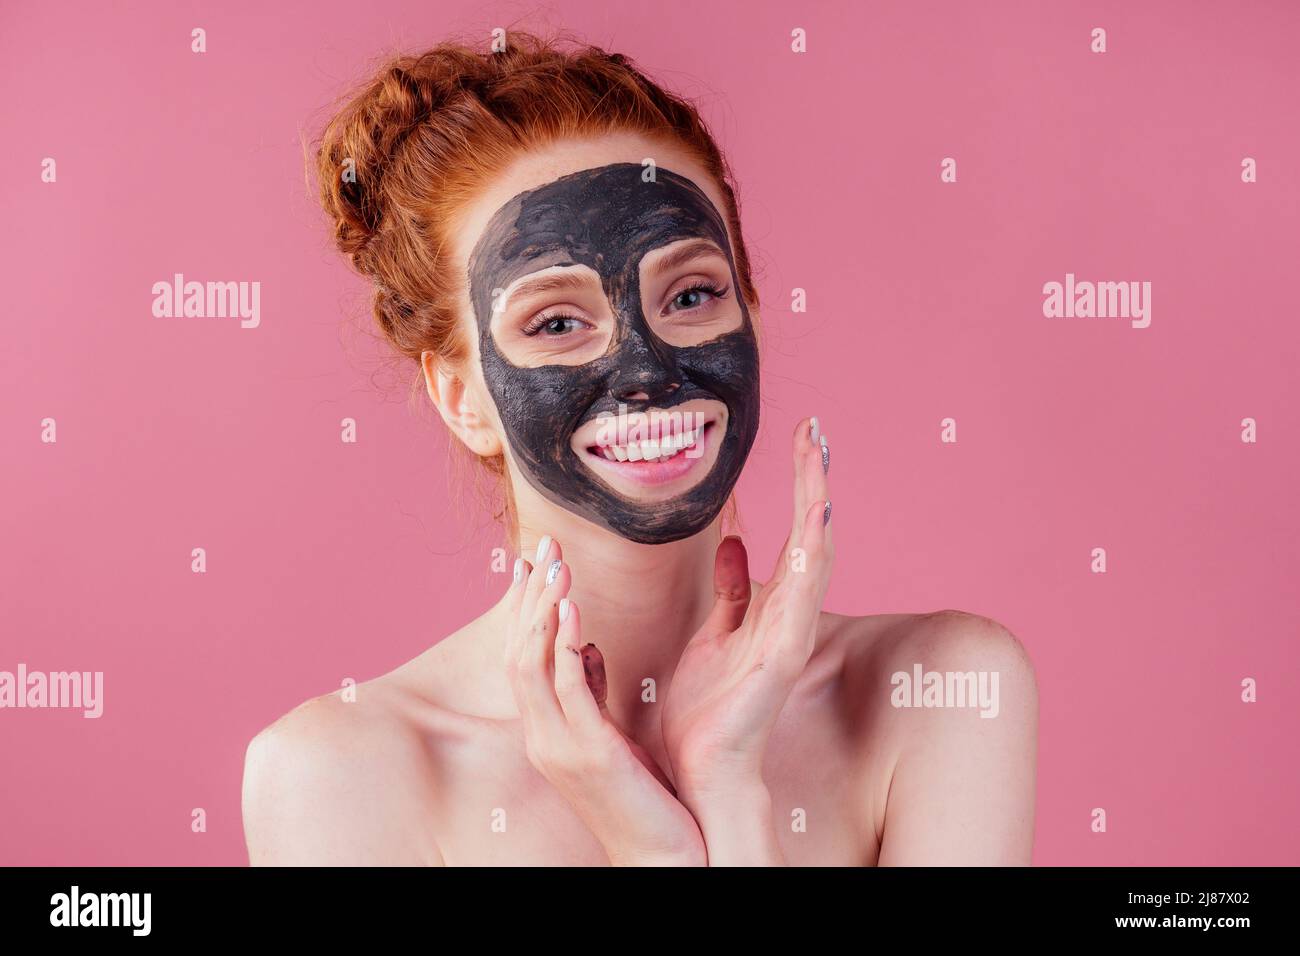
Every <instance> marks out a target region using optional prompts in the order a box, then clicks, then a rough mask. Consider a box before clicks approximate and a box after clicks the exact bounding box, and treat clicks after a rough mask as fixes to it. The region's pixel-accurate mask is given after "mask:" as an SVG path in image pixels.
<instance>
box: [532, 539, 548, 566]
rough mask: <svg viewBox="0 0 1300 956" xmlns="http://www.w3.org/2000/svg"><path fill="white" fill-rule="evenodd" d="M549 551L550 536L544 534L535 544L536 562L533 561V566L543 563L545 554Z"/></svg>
mask: <svg viewBox="0 0 1300 956" xmlns="http://www.w3.org/2000/svg"><path fill="white" fill-rule="evenodd" d="M550 550H551V536H550V535H549V534H544V535H542V540H541V541H538V542H537V558H536V560H534V561H533V564H541V563H542V562H543V561H545V560H546V552H547V551H550Z"/></svg>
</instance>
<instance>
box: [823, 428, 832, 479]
mask: <svg viewBox="0 0 1300 956" xmlns="http://www.w3.org/2000/svg"><path fill="white" fill-rule="evenodd" d="M830 470H831V446H830V445H828V444H826V436H825V435H823V436H822V474H823V475H826V474H829V473H830Z"/></svg>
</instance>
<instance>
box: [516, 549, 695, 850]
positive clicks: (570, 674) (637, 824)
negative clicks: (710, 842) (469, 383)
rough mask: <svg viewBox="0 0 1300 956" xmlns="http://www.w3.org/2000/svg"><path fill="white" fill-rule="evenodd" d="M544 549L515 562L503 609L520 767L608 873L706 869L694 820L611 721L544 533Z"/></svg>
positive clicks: (597, 662) (594, 662)
mask: <svg viewBox="0 0 1300 956" xmlns="http://www.w3.org/2000/svg"><path fill="white" fill-rule="evenodd" d="M543 548H544V550H543V553H542V554H541V556H540V559H539V563H538V566H537V567H536V568H534V567H533V566H532V565H531V564H529V562H527V561H525V560H524V559H523V558H520V559H519V560H518V561H516V562H515V580H514V582H513V583H512V584H511V590H510V595H509V597H510V600H509V602H508V606H509V609H510V617H509V620H510V628H511V629H510V633H509V634H508V635H507V638H506V661H505V663H506V672H507V674H508V676H509V680H510V687H511V690H512V692H513V693H514V697H515V703H516V704H517V705H518V707H519V714H520V716H521V717H522V719H523V723H524V738H525V741H526V743H527V749H528V760H529V762H530V763H532V765H533V766H534V767H535V768H536V769H537V771H538V772H539V773H540V774H541V775H542V776H543V777H545V778H546V779H547V781H549V782H550V784H551V785H552V786H553V787H555V789H556V790H558V791H559V792H560V793H561V794H562V795H563V796H564V798H565V799H566V800H567V801H568V802H569V804H570V806H572V807H573V809H574V811H575V812H576V813H577V814H578V817H579V818H580V819H581V820H582V821H583V823H585V824H586V825H587V827H588V829H590V830H591V832H592V833H593V834H595V836H596V838H597V839H598V840H599V841H600V843H601V845H602V846H603V847H604V848H605V852H606V854H608V856H609V860H610V862H611V863H613V864H614V865H615V866H655V865H663V866H705V865H707V855H706V852H705V848H704V840H703V838H702V837H701V835H700V829H699V827H698V825H696V823H695V818H694V817H692V816H691V813H690V811H689V810H687V809H686V807H684V806H683V805H682V804H681V803H680V802H678V800H677V798H676V796H675V795H674V794H673V793H672V792H671V790H670V786H669V784H668V781H667V779H666V777H664V775H663V772H662V770H660V769H659V767H658V766H657V765H656V764H655V762H654V760H653V758H651V757H650V756H649V754H647V753H646V752H645V750H644V749H642V748H641V747H640V746H639V745H637V744H636V743H635V742H633V741H631V740H629V739H628V738H627V737H626V736H625V735H624V734H623V732H622V731H621V730H620V729H619V728H618V726H617V725H616V724H615V723H614V721H613V720H612V719H611V717H610V715H609V710H608V709H607V708H606V706H605V669H604V660H603V658H602V657H601V655H600V652H599V651H598V650H596V648H595V645H592V644H588V645H586V646H585V647H584V646H583V643H582V617H581V614H580V613H579V611H578V608H577V605H575V604H573V603H572V602H571V601H569V600H568V599H567V597H566V596H565V595H567V594H568V592H569V586H570V583H571V580H572V579H571V575H570V572H569V567H568V565H566V564H564V562H563V557H562V554H561V551H560V545H559V542H557V541H554V540H553V539H550V538H549V536H548V538H546V539H544V540H543ZM548 576H549V578H550V580H549V581H548ZM561 602H563V606H561ZM561 611H563V615H562V614H561ZM561 617H563V620H561Z"/></svg>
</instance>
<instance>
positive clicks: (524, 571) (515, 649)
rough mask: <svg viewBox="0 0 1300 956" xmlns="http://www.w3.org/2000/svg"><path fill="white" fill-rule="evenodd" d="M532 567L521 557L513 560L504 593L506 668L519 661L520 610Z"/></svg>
mask: <svg viewBox="0 0 1300 956" xmlns="http://www.w3.org/2000/svg"><path fill="white" fill-rule="evenodd" d="M532 570H533V566H532V565H531V564H529V563H528V561H527V560H525V559H524V558H523V557H522V556H520V557H518V558H515V566H514V570H513V572H512V577H511V581H510V589H509V590H508V591H507V592H506V620H507V621H508V622H509V626H508V630H507V632H506V640H505V660H506V664H507V666H508V665H510V664H513V663H514V662H515V661H517V660H519V642H520V640H521V639H522V635H523V631H524V629H523V627H522V626H520V624H519V618H520V609H521V608H522V607H523V605H524V591H525V589H526V588H527V585H528V576H529V574H531V573H532Z"/></svg>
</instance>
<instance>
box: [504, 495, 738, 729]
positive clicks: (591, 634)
mask: <svg viewBox="0 0 1300 956" xmlns="http://www.w3.org/2000/svg"><path fill="white" fill-rule="evenodd" d="M720 521H721V519H720V518H717V519H714V521H713V522H712V523H711V524H710V525H709V526H708V527H707V528H705V529H704V530H703V531H701V532H699V533H698V534H695V535H692V536H691V537H689V538H683V539H681V540H679V541H673V542H670V543H668V544H657V545H646V544H638V543H636V542H634V541H628V540H627V539H625V538H621V537H619V536H617V535H615V534H613V533H612V532H609V531H604V530H600V529H597V528H595V527H594V526H593V525H592V524H590V523H589V522H587V521H585V520H583V519H580V518H578V517H576V516H574V515H570V514H568V513H567V512H564V513H563V514H562V515H561V514H556V513H554V512H550V513H548V514H546V516H545V520H544V522H543V521H536V520H532V521H529V520H526V518H525V516H523V515H521V518H520V531H519V541H520V551H519V553H520V554H522V555H523V556H524V557H525V558H526V559H527V560H528V561H530V562H533V559H534V557H535V556H536V553H537V544H538V542H539V541H540V540H541V539H542V536H543V535H545V534H550V535H551V536H552V537H553V538H555V539H556V540H558V541H559V543H560V547H561V549H562V551H563V557H564V562H565V564H567V565H568V566H569V569H570V572H571V574H572V582H573V583H572V586H571V587H570V589H569V595H568V596H569V600H571V601H573V602H574V603H575V604H576V605H577V606H578V608H579V610H580V613H581V615H582V642H583V643H584V644H595V645H596V647H597V648H599V649H600V652H601V655H602V656H603V657H604V659H605V673H606V677H607V679H608V684H609V694H608V697H607V699H606V701H607V704H608V706H609V712H610V715H611V716H612V717H613V718H614V720H615V722H617V723H618V724H619V726H620V727H621V728H622V729H623V730H624V731H625V732H626V733H627V734H629V735H630V736H632V737H633V738H635V739H636V740H637V741H638V742H640V743H641V744H643V745H644V746H646V747H648V748H650V749H651V750H652V751H653V750H654V749H656V748H657V745H658V744H659V743H660V732H659V719H658V715H659V712H660V711H659V707H658V706H656V705H654V704H650V703H649V702H648V701H646V700H643V696H645V695H647V694H648V693H649V691H648V690H647V688H646V686H645V684H644V682H645V681H646V679H647V678H649V679H651V680H653V681H654V685H653V686H654V695H655V696H654V699H655V701H656V702H661V701H662V700H663V695H664V693H665V692H666V691H667V689H668V685H669V683H670V682H671V680H672V675H673V672H674V671H675V670H676V667H677V661H678V658H680V657H681V654H682V650H683V648H685V646H686V643H687V642H688V641H689V640H690V639H691V636H692V635H693V634H694V633H695V632H696V630H697V629H698V628H699V627H700V625H701V624H703V623H704V619H705V618H706V617H707V616H708V613H709V611H710V609H711V608H712V607H713V561H714V554H715V552H716V550H717V546H718V542H719V541H720V540H721V538H722V535H721V531H720ZM534 563H535V562H534Z"/></svg>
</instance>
